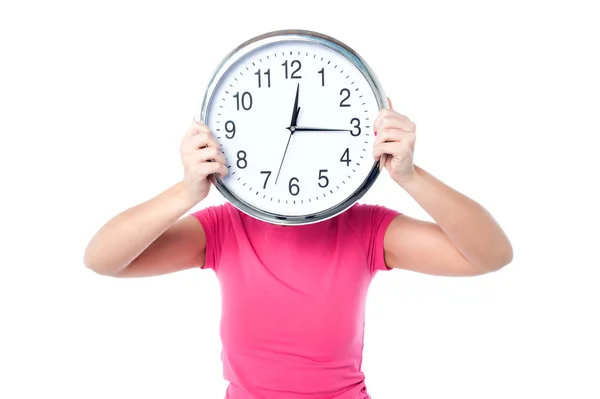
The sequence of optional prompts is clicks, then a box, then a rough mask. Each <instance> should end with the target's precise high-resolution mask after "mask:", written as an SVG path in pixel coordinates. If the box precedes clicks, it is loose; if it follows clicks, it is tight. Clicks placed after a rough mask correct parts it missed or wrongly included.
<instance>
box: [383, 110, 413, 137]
mask: <svg viewBox="0 0 600 399" xmlns="http://www.w3.org/2000/svg"><path fill="white" fill-rule="evenodd" d="M373 127H374V128H375V131H376V132H377V133H379V131H380V130H382V129H386V128H394V129H401V130H406V131H415V129H416V125H415V124H414V123H413V122H412V121H411V120H410V119H408V118H407V117H406V116H404V115H400V114H399V113H397V112H395V111H390V110H387V112H382V113H380V114H379V115H378V116H377V118H376V119H375V122H374V123H373Z"/></svg>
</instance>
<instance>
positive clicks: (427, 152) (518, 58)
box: [0, 0, 600, 399]
mask: <svg viewBox="0 0 600 399" xmlns="http://www.w3.org/2000/svg"><path fill="white" fill-rule="evenodd" d="M593 3H594V2H592V1H589V2H585V3H584V2H582V1H579V2H577V1H569V2H567V1H562V2H556V1H544V2H542V1H540V2H534V1H502V2H493V3H492V2H481V1H472V2H465V1H453V2H442V1H439V2H431V1H422V0H420V1H412V2H406V1H395V2H389V3H388V2H385V1H376V0H371V1H368V2H357V3H356V4H354V3H351V2H347V1H344V2H325V1H318V2H313V1H297V2H293V3H285V4H284V3H283V2H274V1H273V2H265V1H262V2H261V1H248V2H241V1H240V2H236V3H234V2H231V1H223V2H218V1H213V2H202V1H194V2H191V1H190V2H185V3H183V2H173V1H170V2H168V3H167V2H163V3H162V4H161V5H159V4H158V3H157V2H142V1H139V2H131V1H104V2H95V3H92V2H75V1H73V2H65V1H55V2H41V1H38V2H27V1H18V2H17V1H5V2H4V1H3V2H2V5H1V6H0V51H1V53H0V68H1V74H0V162H1V165H0V166H1V169H0V170H1V172H0V173H2V196H1V198H2V199H1V201H2V206H1V208H0V212H1V213H2V218H1V219H0V220H1V224H0V226H1V229H2V232H1V234H2V241H1V258H0V262H1V263H0V264H1V269H0V273H1V275H0V307H1V308H0V317H1V319H0V323H1V329H0V336H1V339H0V397H2V398H11V399H12V398H41V397H60V398H215V399H219V398H222V397H223V396H224V389H225V386H226V383H225V382H224V381H223V380H222V377H221V376H222V371H221V363H220V357H219V354H220V341H219V335H218V323H219V311H220V308H219V289H218V284H217V280H216V278H215V276H214V274H213V273H212V272H210V271H201V270H191V271H187V272H181V273H176V274H173V275H169V276H164V277H157V278H148V279H137V280H119V279H111V278H108V277H100V276H98V275H95V274H94V273H93V272H91V271H89V270H87V269H86V268H85V267H84V266H83V264H82V258H83V252H84V249H85V246H86V245H87V243H88V241H89V239H90V238H91V236H92V235H93V234H94V233H95V232H96V230H97V229H98V228H100V227H101V225H102V224H103V223H104V222H106V221H107V220H108V219H109V218H110V217H112V216H114V215H115V214H116V213H118V212H120V211H122V210H124V209H126V208H127V207H130V206H133V205H135V204H138V203H140V202H142V201H145V200H147V199H149V198H151V197H152V196H154V195H156V194H158V193H159V192H161V191H162V190H164V189H166V188H167V187H169V186H170V185H172V184H174V183H175V182H177V181H178V180H179V179H180V178H181V166H180V161H179V154H178V147H179V140H180V139H181V137H182V135H183V133H184V131H185V130H186V129H187V127H188V126H189V125H190V123H191V121H192V116H193V115H194V114H195V113H196V112H197V110H198V107H199V105H200V100H201V97H202V94H203V92H202V90H203V89H204V85H205V84H206V82H207V80H208V78H209V76H210V74H211V72H212V71H213V69H214V68H215V67H216V65H217V64H218V62H219V61H220V60H221V58H222V57H223V56H224V55H225V54H226V53H228V52H229V51H230V50H231V49H233V48H234V47H235V46H237V45H238V44H240V43H241V42H243V41H245V40H246V39H249V38H251V37H253V36H255V35H258V34H261V33H264V32H268V31H271V30H275V29H284V28H303V29H311V30H316V31H320V32H323V33H326V34H329V35H331V36H333V37H336V38H338V39H339V40H342V41H343V42H345V43H347V44H349V45H350V46H351V47H353V48H354V49H355V50H356V51H358V53H359V54H361V55H362V56H363V57H364V58H365V59H366V60H367V62H369V64H370V65H371V66H372V67H373V69H374V70H375V72H376V73H377V75H378V76H379V78H380V80H381V82H382V84H383V86H384V88H385V90H386V92H387V94H388V95H389V96H390V97H391V98H392V100H393V101H394V104H395V107H396V109H397V110H398V111H399V112H400V113H402V114H404V115H407V116H408V117H409V118H411V119H412V120H413V121H414V122H415V123H416V124H417V134H418V139H417V149H416V163H417V164H418V165H419V166H421V167H423V168H425V169H426V170H428V171H429V172H431V173H433V174H434V175H435V176H437V177H438V178H440V179H442V180H443V181H445V182H446V183H448V184H450V185H451V186H453V187H455V188H456V189H458V190H460V191H462V192H464V193H466V194H467V195H469V196H471V197H473V198H474V199H476V200H478V201H479V202H481V203H482V204H483V205H484V206H485V207H486V208H487V209H488V210H490V212H491V213H492V214H493V215H494V216H495V217H496V218H497V219H498V220H499V222H500V223H501V225H502V226H503V227H504V228H505V230H506V232H507V233H508V235H509V236H510V238H511V240H512V242H513V244H514V249H515V258H514V261H513V263H512V264H511V265H509V266H507V267H506V268H504V269H503V270H501V271H499V272H497V273H493V274H489V275H485V276H481V277H475V278H441V277H432V276H426V275H419V274H416V273H411V272H405V271H398V270H394V271H392V272H389V273H385V274H379V275H378V276H377V277H376V278H375V280H374V282H373V284H372V286H371V291H370V294H369V298H368V309H367V311H368V313H367V331H366V338H365V353H364V366H363V369H364V371H365V373H366V376H367V377H366V378H367V385H368V390H369V392H370V394H371V395H372V397H373V398H374V399H387V398H412V399H416V398H461V399H467V398H477V399H479V398H502V399H505V398H544V397H560V398H578V399H581V398H598V397H599V396H600V388H599V386H598V384H599V382H598V375H599V368H600V365H599V360H598V359H599V356H600V350H599V344H598V337H600V329H599V327H598V315H599V313H600V312H599V311H598V305H599V304H600V294H599V293H598V283H599V281H598V280H599V279H598V277H599V272H598V269H599V267H600V261H599V260H598V256H599V252H598V244H597V242H596V240H595V239H597V238H598V236H599V234H598V223H599V221H600V220H599V212H598V203H600V201H599V200H600V198H599V196H598V178H597V172H598V171H599V170H600V163H599V161H598V155H597V147H596V146H597V144H598V134H599V133H600V122H599V121H598V115H599V111H600V99H599V96H600V94H599V93H600V79H599V73H598V71H600V62H599V60H598V49H599V48H600V45H599V43H598V42H599V39H598V38H600V25H599V24H598V16H599V14H598V11H597V10H595V9H593V7H592V5H593ZM388 4H390V5H388ZM392 4H393V7H392V6H391V5H392ZM250 12H256V16H255V17H250ZM222 201H223V199H222V197H220V196H219V195H218V193H216V192H214V193H212V194H211V195H210V197H209V199H207V200H206V205H212V204H217V203H220V202H222ZM364 202H368V203H379V204H382V205H385V206H388V207H392V208H394V209H398V210H401V211H402V212H405V213H407V214H409V215H411V216H416V217H422V218H427V215H426V214H425V213H424V212H423V211H422V210H421V209H419V207H418V206H417V205H416V204H415V203H414V201H412V200H411V198H410V197H408V196H407V195H406V194H405V193H404V192H403V191H402V190H401V189H400V188H399V187H397V186H396V185H395V184H394V183H393V182H391V181H390V179H389V177H388V176H387V175H384V176H383V177H382V178H381V179H380V180H379V181H378V182H377V184H376V185H375V186H374V187H373V189H372V190H371V191H370V192H369V193H368V195H367V196H366V198H365V199H364ZM202 205H204V204H202Z"/></svg>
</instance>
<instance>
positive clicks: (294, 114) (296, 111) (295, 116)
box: [290, 83, 300, 127]
mask: <svg viewBox="0 0 600 399" xmlns="http://www.w3.org/2000/svg"><path fill="white" fill-rule="evenodd" d="M299 94H300V83H298V87H297V88H296V99H295V100H294V109H293V111H292V122H291V123H290V127H295V126H296V124H297V121H298V114H299V112H300V108H298V97H299Z"/></svg>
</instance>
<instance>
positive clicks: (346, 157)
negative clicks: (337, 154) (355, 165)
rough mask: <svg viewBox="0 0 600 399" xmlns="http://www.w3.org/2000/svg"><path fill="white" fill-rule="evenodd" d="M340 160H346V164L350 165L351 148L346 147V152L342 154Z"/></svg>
mask: <svg viewBox="0 0 600 399" xmlns="http://www.w3.org/2000/svg"><path fill="white" fill-rule="evenodd" d="M340 162H346V166H350V162H352V160H351V159H350V149H349V148H346V151H344V153H343V154H342V157H341V158H340Z"/></svg>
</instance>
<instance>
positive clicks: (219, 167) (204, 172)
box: [196, 162, 229, 177]
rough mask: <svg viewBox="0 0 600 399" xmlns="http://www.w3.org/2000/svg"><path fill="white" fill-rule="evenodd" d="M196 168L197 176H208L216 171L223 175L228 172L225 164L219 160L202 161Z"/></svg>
mask: <svg viewBox="0 0 600 399" xmlns="http://www.w3.org/2000/svg"><path fill="white" fill-rule="evenodd" d="M196 170H197V173H198V175H199V177H209V176H210V175H212V174H214V173H218V174H219V176H221V177H223V176H226V175H227V174H228V173H229V169H228V168H227V166H225V165H223V164H222V163H220V162H204V163H201V164H200V165H199V166H198V168H197V169H196Z"/></svg>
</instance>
